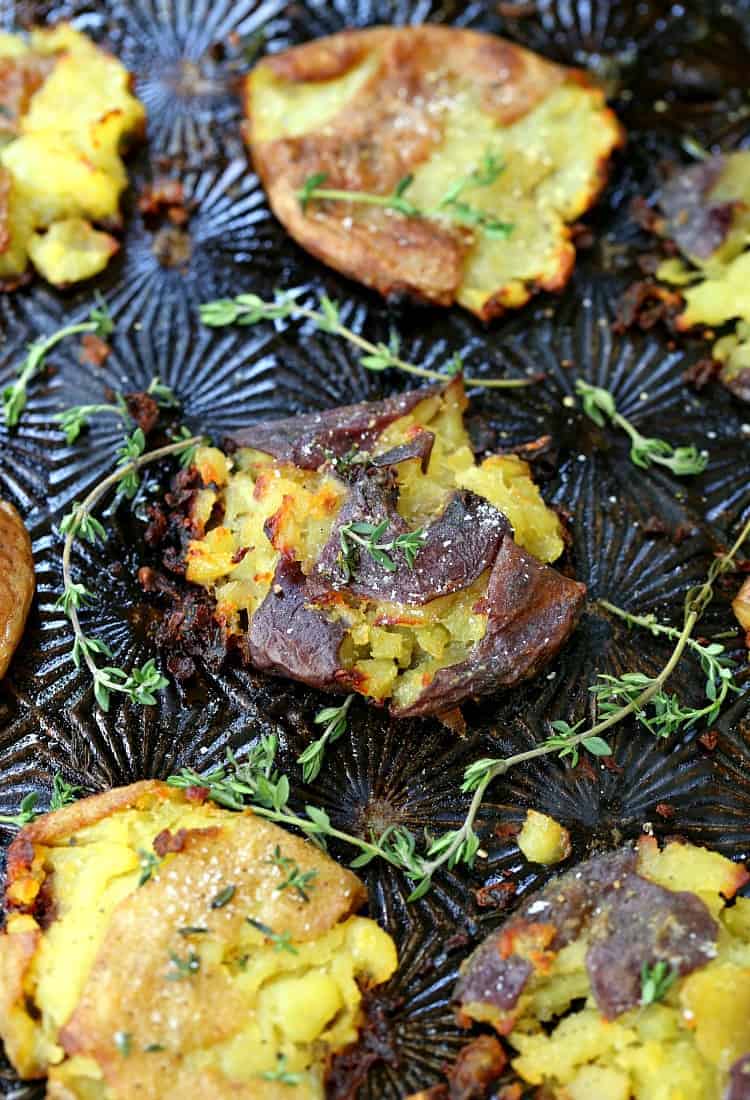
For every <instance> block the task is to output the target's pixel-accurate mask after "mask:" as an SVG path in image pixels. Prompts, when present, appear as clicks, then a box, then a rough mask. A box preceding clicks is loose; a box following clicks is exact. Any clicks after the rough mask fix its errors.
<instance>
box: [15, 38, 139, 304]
mask: <svg viewBox="0 0 750 1100" xmlns="http://www.w3.org/2000/svg"><path fill="white" fill-rule="evenodd" d="M31 48H32V49H33V50H34V51H35V52H37V53H41V54H53V53H54V54H58V55H59V56H58V60H57V62H56V64H55V67H54V69H53V70H52V72H51V74H50V75H49V76H48V77H47V79H46V80H45V81H44V83H43V84H42V86H41V88H39V89H38V91H37V92H35V94H34V95H33V96H32V98H31V101H30V104H29V108H28V110H27V112H26V114H25V115H24V116H23V118H22V119H21V124H20V126H21V133H20V135H19V136H18V137H17V138H15V139H14V140H11V141H9V142H7V143H6V144H5V145H4V146H3V147H2V148H1V149H0V166H2V167H3V168H5V170H6V171H8V172H9V173H10V175H11V177H12V180H13V196H12V203H11V211H10V219H9V229H10V236H11V241H10V246H9V248H7V249H6V250H5V251H4V252H2V253H0V278H12V277H14V276H18V275H20V274H22V273H23V271H24V270H25V267H26V263H27V258H30V259H31V261H32V262H33V263H34V265H35V266H36V267H37V268H38V269H39V270H40V272H41V273H42V274H43V275H44V277H45V278H46V279H48V280H49V281H50V282H52V283H54V284H56V285H66V284H68V283H73V282H77V281H79V280H81V279H87V278H90V277H91V276H92V275H94V274H97V273H98V272H99V271H101V270H102V268H103V267H104V266H106V263H107V260H108V259H109V257H110V256H111V255H112V252H113V251H114V247H113V245H114V242H113V241H112V238H110V237H108V236H107V235H106V234H104V233H99V232H97V231H95V230H94V229H93V227H92V226H90V225H89V226H88V230H87V231H86V232H85V233H84V232H83V230H82V229H81V226H80V221H81V220H84V221H86V222H89V221H110V222H111V221H116V220H118V219H119V201H120V195H121V193H122V191H123V189H124V188H125V186H126V184H127V176H126V172H125V166H124V164H123V162H122V158H121V151H122V148H123V145H124V142H125V140H126V139H127V138H128V137H129V136H130V135H131V134H133V133H134V132H135V131H137V130H138V129H139V128H140V127H141V126H142V124H143V121H144V119H145V112H144V109H143V106H142V105H141V104H140V102H139V101H138V100H137V99H136V98H135V97H134V96H133V95H132V94H131V93H130V91H129V80H130V78H129V74H128V72H127V70H126V69H125V68H124V67H123V66H122V65H121V64H120V63H119V62H118V61H117V60H116V59H115V58H113V57H111V56H110V55H109V54H106V53H104V51H102V50H100V49H98V48H97V47H96V46H95V45H94V44H93V43H92V42H90V41H89V40H88V39H87V38H86V37H85V36H84V35H82V34H80V33H79V32H77V31H74V30H73V29H72V28H70V27H67V26H65V25H62V26H60V27H57V28H55V29H54V30H50V31H35V32H34V33H33V34H32V37H31ZM27 49H28V48H27V47H26V46H25V45H24V49H23V50H20V51H18V52H26V51H27ZM3 55H4V56H12V55H13V54H12V47H11V46H10V44H9V43H8V42H5V43H3V42H0V56H3ZM60 223H62V224H60ZM45 230H50V231H51V232H50V233H48V234H47V236H49V238H50V239H49V241H47V240H45V239H44V231H45ZM34 231H36V232H34Z"/></svg>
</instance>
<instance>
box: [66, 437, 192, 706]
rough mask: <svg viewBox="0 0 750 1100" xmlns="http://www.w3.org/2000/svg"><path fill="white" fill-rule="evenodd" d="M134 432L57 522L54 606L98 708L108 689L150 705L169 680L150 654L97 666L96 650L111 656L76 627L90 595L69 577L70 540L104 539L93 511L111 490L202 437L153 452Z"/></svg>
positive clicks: (104, 701)
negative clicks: (127, 665) (58, 569)
mask: <svg viewBox="0 0 750 1100" xmlns="http://www.w3.org/2000/svg"><path fill="white" fill-rule="evenodd" d="M138 432H140V429H137V430H136V432H134V433H133V435H132V436H130V437H129V440H128V441H127V443H126V447H127V449H128V453H129V454H131V455H132V457H129V458H128V459H127V460H126V461H124V462H122V464H121V465H119V466H118V467H117V468H116V469H115V470H114V471H113V472H112V473H111V474H109V475H108V476H107V477H105V478H104V479H103V480H102V481H100V482H99V483H98V484H97V485H95V486H94V488H93V489H92V490H91V492H90V493H89V494H88V496H86V498H85V499H84V500H83V501H82V502H81V503H78V502H76V503H75V504H74V505H73V508H72V510H71V511H70V512H69V513H68V514H67V515H66V516H65V517H64V518H63V520H62V522H61V523H60V531H61V533H62V534H64V535H65V543H64V545H63V552H62V570H63V592H62V595H61V596H60V598H59V599H58V600H57V603H56V606H57V607H59V608H60V609H61V610H62V611H63V612H64V613H65V615H66V616H67V618H68V619H69V620H70V622H71V625H72V627H73V635H74V641H73V648H72V650H71V654H70V656H71V660H72V661H73V663H74V664H75V666H76V668H80V666H81V663H82V662H83V663H85V664H86V666H87V667H88V669H89V672H90V673H91V676H92V678H93V681H94V696H95V698H96V701H97V703H98V704H99V706H100V707H101V709H102V710H103V711H107V710H109V703H110V696H111V694H112V692H116V693H118V694H121V695H125V696H127V698H129V699H131V700H132V701H133V702H136V703H140V704H141V705H142V706H153V705H154V703H155V702H156V696H155V692H157V691H161V690H162V688H165V687H166V686H167V682H168V681H167V679H166V677H164V676H162V674H161V673H160V672H159V670H158V669H157V667H156V664H155V662H154V661H153V660H152V659H149V660H148V661H146V662H144V664H143V665H142V666H141V667H140V668H138V667H134V668H132V669H131V670H130V671H129V672H127V671H126V670H124V669H122V668H118V667H116V666H115V665H107V666H106V667H103V668H100V667H99V665H98V664H97V662H96V659H95V658H96V656H97V655H101V656H104V657H106V658H107V659H108V660H110V661H111V660H113V654H112V651H111V649H110V648H109V646H108V645H106V643H105V642H103V641H101V640H100V639H98V638H91V637H88V636H87V635H86V634H85V633H84V631H83V628H82V626H81V623H80V619H79V616H78V612H79V609H80V608H81V607H82V605H83V603H84V602H90V601H91V600H92V599H93V595H92V593H91V592H89V591H88V589H86V588H85V586H84V585H81V584H77V583H76V582H74V580H73V576H72V567H71V555H72V551H73V545H74V543H75V541H76V539H78V538H80V539H83V540H84V541H86V542H91V543H94V542H97V541H104V540H105V539H106V531H105V529H104V527H103V525H102V524H101V522H100V521H99V520H98V519H97V518H96V517H95V516H94V515H93V514H92V513H93V509H94V508H95V507H96V506H97V504H98V503H99V501H100V500H101V499H102V497H104V496H106V494H107V493H108V492H109V491H110V489H113V488H117V487H122V486H125V491H126V493H127V492H129V490H131V489H132V486H133V479H134V478H136V477H137V475H138V471H139V470H141V469H142V468H143V467H144V466H147V465H149V464H150V463H153V462H157V461H159V460H160V459H162V458H167V457H168V456H170V455H179V454H182V453H183V451H185V450H186V449H187V448H189V447H193V446H195V445H197V444H198V443H200V442H201V437H200V436H191V437H189V438H187V439H184V440H180V441H179V442H177V443H170V444H167V445H166V446H164V447H159V448H157V449H156V450H154V451H147V452H145V453H143V450H142V447H141V437H142V436H143V433H142V432H140V436H138ZM144 442H145V441H144ZM124 450H125V448H124V449H123V457H124ZM136 488H137V483H136Z"/></svg>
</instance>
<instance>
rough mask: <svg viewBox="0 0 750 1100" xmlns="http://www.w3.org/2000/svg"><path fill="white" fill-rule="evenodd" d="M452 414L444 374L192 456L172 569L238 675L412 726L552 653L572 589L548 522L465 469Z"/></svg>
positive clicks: (528, 489)
mask: <svg viewBox="0 0 750 1100" xmlns="http://www.w3.org/2000/svg"><path fill="white" fill-rule="evenodd" d="M465 405H466V398H465V396H464V392H463V386H462V384H461V382H460V380H456V381H454V382H453V383H451V384H450V385H449V386H447V387H445V388H441V387H437V386H435V387H427V388H425V389H423V390H417V391H414V392H412V393H407V394H403V395H402V396H401V397H398V398H390V399H388V400H386V401H382V402H374V403H371V404H362V405H354V406H351V407H349V408H343V409H334V410H331V411H330V412H327V413H321V414H312V415H310V416H301V417H296V418H293V419H290V420H282V421H278V422H275V423H273V422H272V423H269V424H257V425H251V426H250V427H248V428H247V429H244V430H243V431H241V432H237V433H235V439H234V442H235V444H238V445H239V448H238V449H237V450H236V452H235V453H234V454H233V456H232V457H231V458H228V457H227V456H226V455H224V454H222V452H220V451H217V450H216V449H214V448H202V449H200V450H199V451H198V453H197V456H196V474H197V475H199V477H200V481H201V485H200V487H199V488H198V489H197V491H196V492H195V493H194V494H191V496H190V503H189V516H188V517H187V519H188V524H189V526H190V529H191V531H192V535H193V537H192V538H191V539H190V541H189V542H188V545H187V548H186V550H185V567H186V574H185V575H186V578H187V580H188V581H190V582H192V583H193V584H197V585H200V586H201V587H203V588H205V589H206V590H207V591H208V592H209V593H210V594H211V595H212V596H213V598H214V599H215V603H216V613H217V617H218V620H219V622H220V623H221V625H222V629H223V630H224V632H225V637H227V638H232V639H234V641H235V642H238V645H239V648H240V650H241V652H242V654H243V655H244V656H245V658H246V659H247V660H248V661H249V662H250V663H252V664H253V665H254V666H255V667H256V668H259V669H262V670H264V671H268V672H271V673H275V674H277V675H285V676H291V677H292V678H294V679H298V680H302V681H303V682H305V683H309V684H312V685H313V686H315V687H318V688H322V689H324V690H329V691H342V690H350V691H355V692H359V693H361V694H363V695H367V696H369V697H370V698H372V699H375V700H377V701H378V702H381V701H386V700H388V701H389V702H390V707H391V711H392V712H393V713H394V714H397V715H418V714H434V713H441V712H444V711H448V710H450V709H452V708H453V707H455V706H456V705H458V704H459V703H461V702H462V701H463V700H465V699H466V698H467V697H469V696H472V695H482V694H486V693H488V692H491V691H495V690H497V689H498V688H499V687H501V686H508V685H510V684H514V683H517V682H519V681H520V680H523V679H525V678H527V677H528V676H532V675H534V673H535V672H536V671H538V669H539V668H541V667H542V665H543V664H544V663H545V662H546V661H548V660H549V659H550V657H551V656H553V655H554V653H556V652H557V650H558V649H559V647H560V646H561V645H562V643H563V642H564V640H565V638H566V637H567V636H568V634H569V633H570V631H571V630H572V629H573V626H574V625H575V622H576V620H577V617H578V613H579V611H580V608H581V605H582V601H583V595H584V589H583V586H582V585H579V584H576V582H574V581H570V580H568V579H567V578H565V577H563V576H561V575H560V574H558V573H556V572H555V571H554V570H552V569H550V568H549V566H547V565H546V564H544V563H546V562H547V561H550V560H552V559H554V558H556V557H558V556H559V555H560V553H561V552H562V548H563V542H562V537H561V529H560V524H559V520H558V517H557V515H556V514H555V513H554V512H553V511H552V510H551V509H549V508H547V507H546V505H545V504H544V502H543V500H542V498H541V495H540V493H539V490H538V488H537V487H536V485H535V484H534V482H533V481H532V479H531V476H530V473H529V467H528V465H527V464H526V463H525V462H523V461H521V460H520V459H519V458H518V457H517V456H515V455H507V456H499V455H496V456H493V457H490V458H488V459H486V460H485V461H484V462H482V463H481V464H480V465H477V464H476V463H475V460H474V455H473V453H472V450H471V447H470V444H469V437H468V435H467V433H466V430H465V428H464V425H463V411H464V408H465ZM182 527H183V529H184V527H185V524H184V523H182Z"/></svg>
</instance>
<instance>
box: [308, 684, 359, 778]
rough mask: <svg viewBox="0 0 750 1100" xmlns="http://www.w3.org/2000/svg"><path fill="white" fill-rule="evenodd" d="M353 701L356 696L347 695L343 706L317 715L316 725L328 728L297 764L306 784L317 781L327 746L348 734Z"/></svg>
mask: <svg viewBox="0 0 750 1100" xmlns="http://www.w3.org/2000/svg"><path fill="white" fill-rule="evenodd" d="M353 700H354V695H347V697H346V699H345V700H344V702H343V703H342V704H341V706H339V707H324V708H323V709H322V710H319V711H318V713H317V714H316V715H315V723H316V725H319V726H320V725H323V724H324V723H325V727H326V728H325V729H324V730H323V733H322V735H321V736H320V737H319V738H318V739H317V740H316V741H312V742H311V743H310V744H309V745H308V746H307V748H306V749H305V751H304V752H303V753H301V754H300V755H299V756H298V757H297V763H298V764H301V765H302V778H303V779H304V781H305V783H312V781H313V780H314V779H317V777H318V775H319V774H320V769H321V766H322V764H323V757H324V755H325V750H326V746H327V745H332V744H333V742H334V741H338V739H339V737H341V736H342V735H343V734H344V733H345V732H346V727H347V723H348V720H349V719H348V711H349V707H350V706H351V705H352V701H353Z"/></svg>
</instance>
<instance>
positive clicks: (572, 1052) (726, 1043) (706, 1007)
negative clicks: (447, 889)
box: [471, 843, 750, 1100]
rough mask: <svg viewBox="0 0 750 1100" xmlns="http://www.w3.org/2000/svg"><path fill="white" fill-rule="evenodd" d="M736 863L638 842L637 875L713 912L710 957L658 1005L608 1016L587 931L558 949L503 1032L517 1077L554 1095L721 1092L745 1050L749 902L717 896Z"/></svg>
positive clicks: (617, 1097) (706, 1095)
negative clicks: (694, 898)
mask: <svg viewBox="0 0 750 1100" xmlns="http://www.w3.org/2000/svg"><path fill="white" fill-rule="evenodd" d="M737 871H738V868H737V865H736V864H733V863H731V862H730V861H729V860H727V859H725V858H724V857H723V856H721V855H719V854H718V853H715V852H708V851H706V850H705V849H699V848H693V847H691V846H690V845H684V844H678V843H673V844H668V845H667V846H666V847H665V848H664V849H663V850H662V851H659V850H658V849H657V848H656V847H655V846H653V847H649V846H644V847H642V848H641V849H640V853H639V865H638V872H639V874H641V875H643V876H644V877H646V878H648V879H651V880H652V881H655V882H657V883H659V884H660V885H663V886H665V887H666V888H668V889H670V890H677V891H680V890H687V891H691V892H693V893H697V894H698V895H699V896H700V897H701V898H702V900H703V901H704V902H706V904H708V906H709V908H710V910H711V911H712V913H713V914H715V916H716V917H717V919H718V921H719V929H720V931H719V938H718V951H717V957H716V959H715V960H714V961H712V962H710V963H709V964H708V965H707V966H706V967H703V968H701V969H699V970H696V971H694V972H693V973H692V974H690V975H688V976H686V977H685V978H684V979H683V980H681V981H678V982H677V983H675V984H674V985H673V986H672V987H671V989H670V990H669V991H668V992H667V994H666V996H665V997H664V998H663V999H662V1000H661V1001H660V1002H659V1003H655V1004H651V1005H648V1006H647V1007H644V1008H640V1009H635V1010H632V1011H630V1012H626V1013H624V1014H623V1015H621V1016H619V1017H617V1018H616V1019H615V1020H609V1021H608V1020H605V1019H603V1017H602V1016H601V1015H600V1013H599V1011H598V1009H597V1006H596V1003H595V1001H594V999H593V997H592V996H591V989H590V985H589V980H588V974H587V971H586V966H585V959H586V947H587V943H586V941H585V939H579V940H577V941H574V942H573V943H571V944H569V945H568V946H567V947H564V948H563V949H562V950H561V951H560V952H559V953H558V954H557V955H556V956H555V958H554V961H553V962H552V965H551V967H550V969H549V971H548V972H547V973H541V972H537V973H535V974H534V976H533V977H532V979H531V981H530V982H529V985H528V986H527V988H526V990H525V991H524V993H523V994H522V996H521V998H520V1000H519V1006H518V1012H517V1016H516V1020H515V1023H514V1026H513V1029H512V1030H511V1032H510V1034H509V1036H508V1039H509V1042H510V1044H511V1046H512V1047H514V1048H515V1050H516V1051H517V1052H518V1056H517V1057H516V1058H515V1059H513V1066H514V1068H515V1070H516V1071H517V1072H518V1073H519V1074H520V1075H521V1077H522V1078H523V1079H524V1080H525V1081H528V1082H529V1083H531V1084H535V1085H541V1084H543V1085H545V1087H546V1090H547V1091H545V1096H547V1095H549V1096H550V1098H554V1100H721V1098H722V1097H723V1095H724V1089H725V1088H726V1083H727V1074H728V1070H729V1068H730V1067H731V1065H732V1063H733V1061H734V1060H735V1059H736V1058H738V1057H739V1056H740V1055H742V1054H745V1053H747V1052H748V1050H750V900H748V899H745V898H738V899H737V900H736V902H735V903H734V905H733V906H732V907H731V908H726V907H725V904H724V901H723V898H722V897H721V896H720V891H721V890H724V891H725V892H726V893H727V895H728V896H732V895H733V893H734V890H735V889H736V885H735V884H736V881H737V879H736V876H737ZM584 999H585V1005H584V1007H583V1008H575V1007H573V1006H574V1003H575V1002H580V1001H581V1000H584ZM471 1014H472V1015H473V1014H474V1013H473V1011H472V1013H471ZM495 1022H496V1023H499V1021H495ZM545 1022H546V1024H547V1026H546V1027H543V1026H542V1025H543V1023H545Z"/></svg>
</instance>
